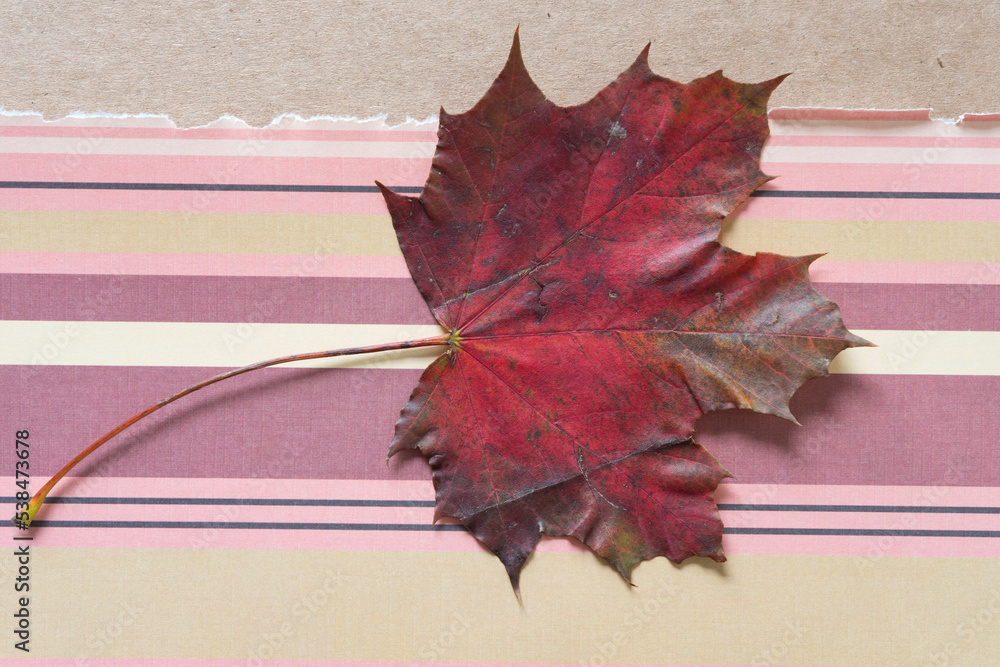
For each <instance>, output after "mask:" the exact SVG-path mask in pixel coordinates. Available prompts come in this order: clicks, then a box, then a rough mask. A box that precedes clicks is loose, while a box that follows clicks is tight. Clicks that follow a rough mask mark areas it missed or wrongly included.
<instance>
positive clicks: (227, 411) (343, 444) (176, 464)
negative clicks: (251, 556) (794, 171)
mask: <svg viewBox="0 0 1000 667" xmlns="http://www.w3.org/2000/svg"><path fill="white" fill-rule="evenodd" d="M216 370H217V369H205V368H108V367H25V366H8V367H3V368H0V383H2V386H4V387H7V388H8V389H9V390H8V391H5V392H4V394H3V397H2V399H0V414H4V416H5V419H6V421H7V422H8V423H10V424H12V425H16V426H17V428H26V429H29V430H30V431H31V434H32V435H31V437H32V443H33V446H34V443H38V446H37V448H36V449H33V450H32V451H33V454H32V471H33V474H35V475H37V476H44V475H47V474H52V473H53V472H55V470H56V469H57V468H58V467H59V466H61V465H62V464H63V463H64V462H65V461H66V460H68V459H69V458H70V457H71V456H73V455H74V454H75V453H76V452H77V451H79V450H80V449H82V448H83V447H84V446H85V445H86V444H87V443H88V442H90V441H91V440H93V439H95V438H96V437H98V436H99V435H100V434H101V433H103V432H105V431H107V430H109V429H110V428H111V427H113V426H114V425H115V424H117V423H118V422H119V421H121V420H123V419H125V418H126V417H128V416H129V415H131V414H133V413H134V412H136V411H138V410H139V409H141V408H144V407H145V406H147V405H149V404H151V403H153V402H155V401H157V400H159V399H161V398H162V397H163V396H165V395H167V394H169V393H171V392H173V391H175V390H177V389H179V388H181V387H184V386H187V385H189V384H192V383H194V382H196V381H198V380H201V379H203V378H207V377H210V376H212V375H214V374H215V371H216ZM419 375H420V372H419V371H409V370H380V369H374V370H305V369H269V370H265V371H261V372H259V373H255V374H251V375H248V376H242V377H240V378H236V379H234V380H230V381H228V382H227V383H226V385H224V386H223V385H220V386H218V387H215V388H211V389H208V390H206V391H205V392H203V393H202V394H200V395H198V396H194V397H191V398H189V399H185V401H184V402H182V403H180V404H178V406H176V409H174V408H168V409H167V410H166V411H165V413H161V414H158V415H154V416H153V417H152V418H150V419H149V420H147V423H143V424H141V425H139V426H137V427H136V428H135V430H134V431H133V432H131V434H130V435H126V436H125V437H121V438H120V439H119V440H118V441H117V442H116V443H114V444H111V445H109V448H108V449H107V450H105V451H103V452H99V453H98V454H97V455H96V456H95V457H94V458H93V460H92V461H91V462H90V463H88V464H86V465H85V466H84V469H83V470H80V471H79V472H78V474H81V475H83V474H94V475H100V476H114V477H207V478H211V477H234V478H240V477H242V478H249V477H251V476H259V477H273V478H286V479H295V478H304V479H308V478H313V479H419V478H421V477H422V476H424V475H426V474H427V468H426V465H425V464H424V463H423V462H422V461H421V460H419V459H415V458H410V459H405V460H399V461H394V462H393V463H392V464H391V465H390V466H389V467H386V465H385V459H384V457H385V452H386V448H387V444H388V442H389V439H390V438H391V436H392V430H393V424H394V422H395V421H396V418H397V416H398V414H399V413H398V409H399V408H401V407H402V405H403V403H404V402H405V400H406V398H407V396H408V395H409V393H410V391H411V390H412V388H413V386H414V384H415V383H416V381H417V378H418V377H419ZM14 388H16V391H14V390H13V389H14ZM998 394H1000V377H995V376H964V377H955V376H919V375H914V376H886V375H871V376H859V375H853V376H852V375H848V376H845V375H840V376H832V377H827V378H820V379H816V380H813V381H811V382H809V383H807V384H806V385H805V386H804V387H803V388H802V390H800V391H799V392H798V394H797V395H796V396H795V397H794V398H793V400H792V412H793V413H794V414H795V415H796V417H797V418H798V419H799V420H800V421H801V422H802V424H803V426H796V425H794V424H791V423H790V422H786V421H783V420H781V419H779V418H777V417H772V416H767V415H758V414H754V413H750V412H747V411H728V412H725V413H714V414H711V415H708V416H706V417H704V418H702V420H701V422H700V424H699V429H698V433H699V436H698V437H699V440H700V441H701V442H702V443H703V444H704V445H706V446H707V447H708V448H709V450H710V451H711V452H712V453H713V454H714V455H715V456H716V457H718V459H719V460H720V461H721V462H722V464H723V465H724V466H725V467H726V468H727V469H728V470H730V471H731V472H732V473H733V474H734V475H735V476H736V478H737V480H738V481H739V482H741V483H751V484H858V485H876V486H879V485H914V486H921V485H922V486H993V485H995V484H996V480H997V479H998V478H1000V457H997V456H996V442H995V436H996V434H997V433H1000V412H998V411H995V410H984V409H983V408H982V401H983V400H984V397H992V396H997V395H998ZM12 428H13V426H12Z"/></svg>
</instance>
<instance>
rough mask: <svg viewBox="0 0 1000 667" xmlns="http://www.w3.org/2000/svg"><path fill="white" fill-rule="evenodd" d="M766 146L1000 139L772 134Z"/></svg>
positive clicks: (951, 144) (987, 142) (969, 143)
mask: <svg viewBox="0 0 1000 667" xmlns="http://www.w3.org/2000/svg"><path fill="white" fill-rule="evenodd" d="M767 145H768V146H817V147H834V148H837V147H858V148H921V147H934V148H1000V137H944V136H918V137H878V136H851V135H821V136H809V135H772V136H771V137H770V138H768V140H767Z"/></svg>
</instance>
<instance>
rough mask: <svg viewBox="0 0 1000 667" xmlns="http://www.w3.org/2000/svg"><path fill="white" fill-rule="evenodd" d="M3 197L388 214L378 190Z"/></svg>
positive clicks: (192, 209)
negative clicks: (368, 192) (373, 191)
mask: <svg viewBox="0 0 1000 667" xmlns="http://www.w3.org/2000/svg"><path fill="white" fill-rule="evenodd" d="M2 201H3V203H2V207H0V208H2V209H3V210H7V211H123V212H136V213H139V212H144V213H155V212H173V213H263V214H268V215H279V214H282V213H292V214H324V213H338V214H341V215H386V210H385V202H384V201H383V200H382V197H381V195H379V194H377V193H373V194H353V193H348V194H343V193H299V192H294V193H288V192H219V191H209V192H157V191H107V190H5V191H4V193H3V200H2Z"/></svg>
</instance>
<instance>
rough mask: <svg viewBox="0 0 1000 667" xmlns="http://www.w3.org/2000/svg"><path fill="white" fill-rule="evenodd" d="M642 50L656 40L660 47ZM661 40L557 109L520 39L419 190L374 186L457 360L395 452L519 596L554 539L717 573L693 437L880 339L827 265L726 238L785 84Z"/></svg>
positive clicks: (706, 491)
mask: <svg viewBox="0 0 1000 667" xmlns="http://www.w3.org/2000/svg"><path fill="white" fill-rule="evenodd" d="M647 50H648V46H647ZM647 50H644V51H643V52H642V54H640V56H639V58H638V59H637V60H636V61H635V63H634V64H633V65H632V66H631V67H630V68H629V69H628V70H626V71H625V72H624V73H623V74H622V75H621V76H619V77H618V78H617V79H616V80H615V81H614V82H613V83H611V85H609V86H608V87H607V88H605V89H604V90H602V91H601V92H600V93H599V94H598V95H597V96H596V97H594V98H593V99H592V100H590V101H589V102H587V103H585V104H582V105H580V106H575V107H565V108H564V107H559V106H556V105H554V104H553V103H552V102H550V101H549V100H547V99H546V98H545V96H544V95H543V94H542V92H541V91H540V90H539V89H538V87H537V86H536V85H535V84H534V82H532V80H531V78H530V77H529V76H528V73H527V71H526V70H525V67H524V63H523V61H522V60H521V55H520V49H519V44H518V38H517V35H516V34H515V37H514V44H513V47H512V49H511V52H510V57H509V59H508V61H507V64H506V67H505V68H504V69H503V71H502V72H501V74H500V75H499V77H498V78H497V79H496V81H495V82H494V83H493V86H492V87H491V88H490V89H489V91H488V92H487V93H486V95H485V96H484V97H483V99H482V100H480V101H479V102H478V103H477V104H476V105H475V107H473V108H472V109H471V110H470V111H468V112H466V113H463V114H459V115H450V114H447V113H445V112H444V111H443V110H442V111H441V120H440V129H439V140H438V146H437V152H436V154H435V156H434V160H433V163H432V166H431V172H430V176H429V177H428V179H427V183H426V185H425V187H424V190H423V193H422V194H421V195H420V197H419V198H413V197H405V196H401V195H397V194H395V193H392V192H391V191H389V190H388V189H386V188H385V187H383V186H381V184H380V188H381V189H382V193H383V195H384V196H385V200H386V202H387V204H388V207H389V211H390V212H391V214H392V219H393V224H394V226H395V229H396V233H397V235H398V238H399V243H400V246H401V248H402V251H403V254H404V255H405V257H406V262H407V265H408V266H409V269H410V272H411V274H412V275H413V279H414V280H415V281H416V283H417V286H418V287H419V289H420V292H421V293H422V295H423V296H424V298H425V299H426V300H427V303H428V305H429V306H430V308H431V310H432V311H433V313H434V316H435V317H436V318H437V320H438V322H440V323H441V325H442V326H443V327H445V329H447V330H448V331H449V332H451V335H450V337H449V349H448V352H447V354H445V355H442V356H441V357H440V358H438V359H437V360H436V361H435V362H434V363H433V364H431V366H430V367H428V368H427V370H426V371H425V372H424V374H423V376H422V377H421V379H420V382H419V384H418V385H417V387H416V389H415V390H414V392H413V395H412V396H411V397H410V400H409V402H408V403H407V404H406V406H405V407H404V408H403V411H402V414H401V417H400V420H399V422H398V423H397V425H396V434H395V437H394V440H393V442H392V446H391V448H390V450H389V455H390V456H392V455H393V454H395V453H397V452H400V451H402V450H406V449H416V450H419V451H420V452H421V453H423V455H424V456H426V457H427V458H428V460H429V462H430V465H431V467H432V469H433V480H434V486H435V489H436V496H437V502H436V510H435V518H436V519H437V518H440V517H445V516H450V517H456V518H458V519H459V520H460V521H461V522H462V524H464V525H465V526H466V528H468V530H469V531H470V532H471V533H472V534H473V535H475V537H476V538H477V539H479V540H480V541H481V542H482V543H483V544H484V545H486V546H487V547H488V548H489V549H490V550H492V551H493V552H494V553H495V554H496V555H497V556H498V557H499V558H500V560H501V561H503V563H504V565H505V567H506V569H507V572H508V574H509V575H510V579H511V583H512V584H513V586H514V589H515V591H516V590H517V589H518V579H519V575H520V571H521V567H522V566H523V564H524V561H525V559H526V558H527V557H528V555H529V554H530V553H531V551H532V550H533V549H534V547H535V545H536V544H537V542H538V540H539V539H540V537H541V534H542V533H545V534H547V535H552V536H557V535H558V536H573V537H575V538H577V539H579V540H580V541H582V542H583V543H585V544H586V545H587V546H589V547H590V548H591V549H592V550H593V551H594V552H596V553H597V554H598V555H600V556H602V557H603V558H605V559H607V560H608V561H609V562H610V563H611V564H613V565H614V566H615V567H616V568H617V569H618V571H619V572H620V573H621V574H622V576H623V577H625V578H626V579H629V578H630V574H631V572H632V569H633V568H634V567H635V565H636V564H637V563H639V562H640V561H642V560H646V559H649V558H653V557H655V556H659V555H663V556H666V557H667V558H669V559H670V560H672V561H675V562H679V561H681V560H683V559H685V558H687V557H689V556H707V557H709V558H712V559H714V560H717V561H722V560H724V559H725V557H724V555H723V551H722V544H721V541H722V523H721V521H720V519H719V514H718V511H717V509H716V506H715V503H714V500H713V494H714V491H715V489H716V487H717V485H718V484H719V482H720V481H721V480H722V479H723V478H724V477H726V476H728V473H727V472H726V471H725V470H724V469H723V468H722V466H720V465H719V463H718V462H717V461H716V460H715V459H714V458H713V457H712V456H711V455H710V454H709V453H708V452H707V451H705V450H704V449H703V448H702V447H701V446H700V445H698V444H696V443H695V442H694V441H693V440H692V439H691V436H692V434H693V430H694V429H693V427H694V423H695V420H697V419H698V417H700V416H701V415H703V414H704V413H706V412H708V411H710V410H722V409H726V408H749V409H752V410H756V411H758V412H765V413H770V414H775V415H779V416H782V417H784V418H786V419H792V420H793V421H794V418H793V417H792V415H791V413H790V412H789V409H788V400H789V399H790V398H791V396H792V394H793V393H794V392H795V390H796V389H797V388H798V387H799V386H800V385H801V384H802V383H803V382H805V381H806V380H807V379H809V378H812V377H816V376H820V375H825V374H826V373H827V367H828V365H829V363H830V361H831V360H832V359H833V357H835V356H836V355H837V353H839V352H840V351H841V350H843V349H845V348H848V347H853V346H859V345H865V344H867V343H866V342H865V341H864V340H862V339H860V338H858V337H856V336H854V335H853V334H851V333H850V332H848V331H847V330H846V329H845V327H844V325H843V322H842V321H841V318H840V314H839V311H838V309H837V307H836V305H835V304H833V303H831V302H830V301H828V300H826V299H824V298H823V297H821V296H820V295H819V294H817V293H816V291H815V290H814V289H813V288H812V286H811V283H810V281H809V273H808V266H809V264H810V263H811V262H812V261H813V260H814V259H815V258H816V256H811V257H782V256H779V255H773V254H763V253H762V254H758V255H756V256H753V257H749V256H746V255H742V254H740V253H738V252H735V251H733V250H730V249H728V248H725V247H723V246H722V245H721V244H719V243H718V241H717V238H718V235H719V231H720V225H721V221H722V220H723V218H724V217H725V216H726V215H728V214H729V213H730V212H731V211H732V210H733V209H734V208H735V207H736V206H737V205H738V204H739V203H740V202H741V201H743V200H744V199H745V198H746V197H747V196H748V195H749V194H750V193H751V192H752V191H753V190H754V189H755V188H757V187H758V186H760V185H761V184H762V183H764V182H765V181H767V180H768V178H769V177H768V176H765V175H764V174H763V173H762V172H761V170H760V168H759V157H760V151H761V147H762V146H763V143H764V140H765V139H766V137H767V111H766V105H767V99H768V96H769V95H770V93H771V91H772V90H773V89H774V88H775V87H776V86H777V85H778V83H779V82H780V81H781V79H782V78H783V77H778V78H776V79H772V80H771V81H767V82H764V83H761V84H740V83H736V82H733V81H730V80H729V79H727V78H725V77H724V76H722V74H721V73H715V74H712V75H709V76H707V77H705V78H702V79H698V80H696V81H693V82H691V83H689V84H687V85H682V84H678V83H676V82H674V81H670V80H669V79H665V78H662V77H659V76H657V75H655V74H653V72H652V71H651V70H650V69H649V67H648V65H647V62H646V56H647Z"/></svg>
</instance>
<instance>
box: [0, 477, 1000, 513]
mask: <svg viewBox="0 0 1000 667" xmlns="http://www.w3.org/2000/svg"><path fill="white" fill-rule="evenodd" d="M39 480H40V478H39ZM0 484H5V485H6V486H7V487H9V488H13V486H14V478H13V477H10V476H5V477H0ZM58 496H74V497H95V498H101V497H123V498H127V497H141V498H300V499H305V500H329V499H358V500H421V501H432V500H434V489H433V487H432V485H431V481H430V479H420V480H403V479H391V480H376V479H366V480H352V479H332V480H321V479H263V478H254V479H235V478H213V479H204V478H175V477H169V478H168V477H162V478H161V477H67V478H65V479H64V480H63V481H62V482H61V483H60V485H59V487H58V491H57V492H54V493H53V494H52V497H58ZM715 500H716V502H719V503H723V504H725V503H745V504H756V505H768V504H770V505H773V504H803V505H893V506H897V505H918V506H926V507H1000V487H989V486H867V485H856V484H855V485H852V484H816V485H813V484H742V483H739V482H734V481H731V480H726V481H724V482H723V483H722V485H721V486H720V487H719V490H718V491H717V492H716V495H715ZM51 507H55V505H52V506H51ZM59 507H69V506H68V505H60V506H59ZM91 507H93V506H91Z"/></svg>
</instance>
